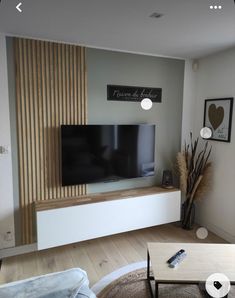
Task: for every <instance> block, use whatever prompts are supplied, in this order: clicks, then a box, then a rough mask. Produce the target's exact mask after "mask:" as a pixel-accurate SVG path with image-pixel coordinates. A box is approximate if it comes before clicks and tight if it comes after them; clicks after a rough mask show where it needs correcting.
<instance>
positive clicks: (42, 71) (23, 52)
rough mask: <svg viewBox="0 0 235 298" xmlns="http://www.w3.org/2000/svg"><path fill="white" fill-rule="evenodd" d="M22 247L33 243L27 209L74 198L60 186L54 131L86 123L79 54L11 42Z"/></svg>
mask: <svg viewBox="0 0 235 298" xmlns="http://www.w3.org/2000/svg"><path fill="white" fill-rule="evenodd" d="M14 52H15V65H16V110H17V111H16V112H17V137H18V155H19V194H20V198H19V199H20V214H21V229H22V244H28V243H32V242H33V241H34V221H33V210H32V203H33V202H34V201H38V200H50V199H59V198H66V197H69V196H79V195H82V194H85V193H86V185H81V186H70V187H62V186H61V160H60V156H61V150H60V125H61V124H86V123H87V116H86V115H87V111H86V109H87V90H86V89H87V79H86V75H87V74H86V56H85V48H83V47H79V46H74V45H65V44H57V43H52V42H44V41H36V40H30V39H22V38H14Z"/></svg>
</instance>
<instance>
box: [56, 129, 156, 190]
mask: <svg viewBox="0 0 235 298" xmlns="http://www.w3.org/2000/svg"><path fill="white" fill-rule="evenodd" d="M61 144H62V186H67V185H78V184H83V183H94V182H108V181H116V180H120V179H130V178H136V177H147V176H153V175H154V173H155V161H154V155H155V154H154V153H155V125H150V124H141V125H62V126H61Z"/></svg>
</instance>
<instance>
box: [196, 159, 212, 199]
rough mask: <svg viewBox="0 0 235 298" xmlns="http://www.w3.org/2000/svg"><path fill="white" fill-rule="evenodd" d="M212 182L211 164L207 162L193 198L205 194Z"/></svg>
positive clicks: (198, 197)
mask: <svg viewBox="0 0 235 298" xmlns="http://www.w3.org/2000/svg"><path fill="white" fill-rule="evenodd" d="M211 184H212V164H211V162H208V163H207V165H206V166H205V168H204V172H203V176H202V180H201V182H200V184H199V185H198V188H197V191H196V192H195V200H200V199H202V198H203V197H204V196H205V194H206V193H207V192H208V191H209V190H210V188H211Z"/></svg>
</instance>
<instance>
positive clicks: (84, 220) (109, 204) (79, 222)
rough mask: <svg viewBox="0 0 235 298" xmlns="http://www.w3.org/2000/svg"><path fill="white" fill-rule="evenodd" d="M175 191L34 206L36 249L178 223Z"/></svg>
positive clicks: (119, 193) (145, 190) (106, 195)
mask: <svg viewBox="0 0 235 298" xmlns="http://www.w3.org/2000/svg"><path fill="white" fill-rule="evenodd" d="M180 209H181V195H180V191H179V190H178V189H172V190H166V189H162V188H160V187H145V188H138V189H131V190H123V191H114V192H107V193H100V194H92V195H86V196H81V197H79V198H68V199H63V200H57V199H56V200H51V201H40V202H36V203H35V210H36V221H37V242H38V249H45V248H50V247H55V246H60V245H64V244H69V243H73V242H79V241H83V240H89V239H93V238H98V237H102V236H107V235H112V234H117V233H122V232H126V231H131V230H137V229H142V228H146V227H151V226H156V225H160V224H165V223H170V222H175V221H179V220H180Z"/></svg>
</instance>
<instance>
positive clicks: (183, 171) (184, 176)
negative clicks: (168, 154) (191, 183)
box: [176, 152, 188, 194]
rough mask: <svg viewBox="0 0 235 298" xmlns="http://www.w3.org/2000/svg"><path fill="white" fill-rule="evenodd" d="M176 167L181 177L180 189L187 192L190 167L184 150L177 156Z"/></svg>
mask: <svg viewBox="0 0 235 298" xmlns="http://www.w3.org/2000/svg"><path fill="white" fill-rule="evenodd" d="M176 169H177V172H178V174H179V178H180V189H181V191H182V192H183V193H184V194H186V193H187V180H188V169H187V162H186V158H185V153H184V152H179V153H178V154H177V157H176Z"/></svg>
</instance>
